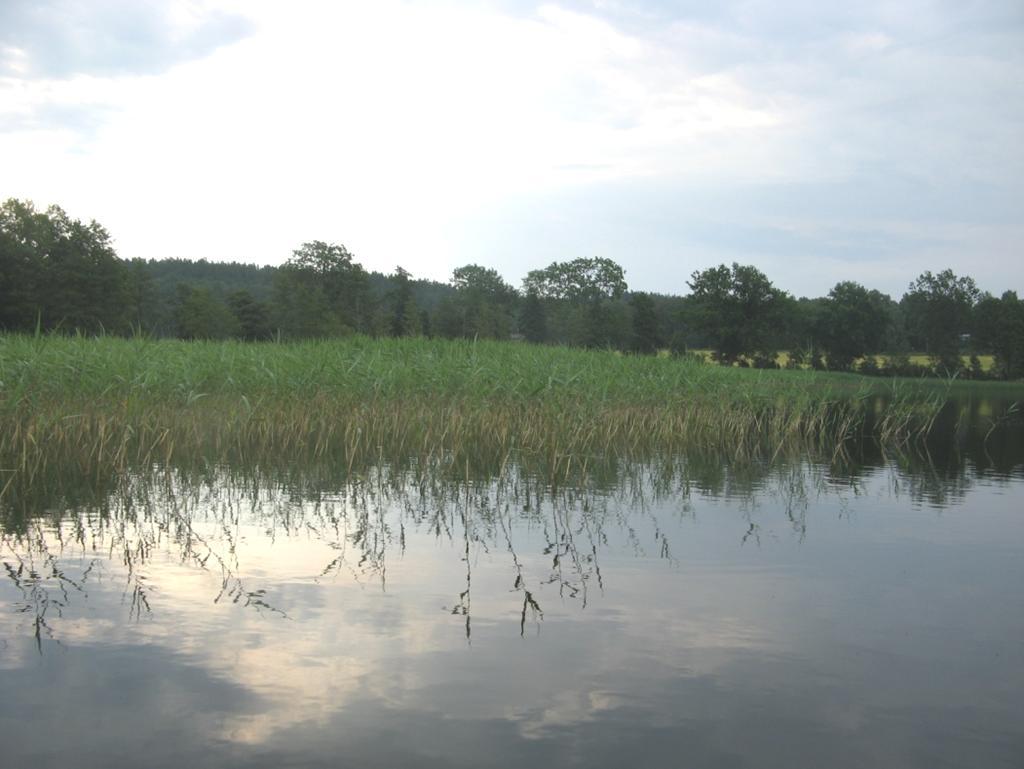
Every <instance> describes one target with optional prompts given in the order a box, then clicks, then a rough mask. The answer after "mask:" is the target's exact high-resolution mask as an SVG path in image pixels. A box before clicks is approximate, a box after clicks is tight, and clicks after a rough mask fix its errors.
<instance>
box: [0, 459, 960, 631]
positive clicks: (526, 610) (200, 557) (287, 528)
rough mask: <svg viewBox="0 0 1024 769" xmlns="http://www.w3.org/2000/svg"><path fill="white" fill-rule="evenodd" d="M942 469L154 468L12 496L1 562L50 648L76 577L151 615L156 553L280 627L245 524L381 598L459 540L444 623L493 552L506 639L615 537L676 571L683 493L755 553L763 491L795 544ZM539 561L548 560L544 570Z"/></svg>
mask: <svg viewBox="0 0 1024 769" xmlns="http://www.w3.org/2000/svg"><path fill="white" fill-rule="evenodd" d="M951 456H953V455H952V454H946V455H942V456H941V459H942V460H943V461H945V462H946V464H944V465H941V466H939V465H937V464H936V463H935V457H934V455H932V454H930V453H928V452H926V451H906V452H904V453H900V454H892V453H886V452H883V451H882V450H881V449H879V448H878V447H877V446H876V445H869V446H867V447H862V448H861V450H860V451H859V453H858V454H857V455H856V457H855V456H854V454H853V452H852V451H848V452H843V453H841V454H838V455H832V456H831V457H830V458H829V461H827V462H814V461H811V460H809V459H807V458H791V457H787V456H784V455H782V454H779V455H776V456H775V457H773V458H770V459H761V460H758V461H746V462H736V461H729V460H728V457H726V456H723V455H722V454H716V453H714V452H705V453H701V454H691V455H688V456H679V455H676V456H659V457H657V458H654V459H650V460H648V461H630V460H627V459H620V458H617V457H615V456H611V457H609V458H607V459H606V460H604V461H601V462H592V463H589V464H587V465H584V464H583V463H580V464H579V465H577V469H576V471H575V472H574V473H565V472H562V473H560V474H559V475H557V476H554V477H551V476H547V477H545V476H541V475H538V474H536V473H531V472H528V469H527V468H528V466H522V465H519V464H517V463H505V464H503V465H501V466H499V467H497V468H495V469H494V470H493V473H494V474H493V475H491V474H484V475H479V474H476V473H475V472H474V470H473V467H472V466H471V465H469V464H468V463H467V464H465V465H464V466H463V468H462V472H461V473H459V474H458V476H456V474H455V473H453V472H448V471H444V468H439V469H435V470H433V471H431V470H430V469H429V468H426V467H424V466H423V465H421V464H417V463H415V462H412V463H406V464H402V465H387V464H385V465H382V466H379V467H376V468H372V469H370V470H368V471H364V472H361V473H358V474H355V473H353V474H352V475H346V474H345V473H344V472H343V471H342V472H339V471H338V468H337V467H335V466H332V465H331V464H330V463H327V462H324V463H313V464H311V465H308V466H298V465H288V466H284V467H278V468H269V467H266V466H245V465H241V466H224V467H217V466H200V467H196V468H191V469H187V468H178V469H172V468H154V469H152V470H151V471H149V472H146V473H135V474H128V475H122V476H113V477H110V478H101V479H96V478H94V477H91V476H90V477H81V476H79V477H76V476H75V474H74V473H73V472H64V473H61V474H60V475H59V476H58V477H55V478H53V482H52V483H50V482H46V483H42V484H39V485H35V486H33V487H32V488H31V489H21V488H20V487H17V486H15V487H14V492H13V493H12V494H10V495H9V496H8V498H7V504H6V505H5V507H4V509H3V513H2V517H0V522H2V525H3V532H2V535H0V554H2V560H3V562H4V567H5V573H6V576H7V578H8V581H9V583H10V584H11V585H12V586H13V588H14V590H15V591H16V593H17V595H18V596H20V598H19V599H18V601H17V602H16V605H15V607H14V608H15V610H16V611H17V612H20V613H23V614H26V615H28V616H31V617H33V620H32V622H31V623H30V624H31V631H32V633H33V634H34V635H35V637H36V641H37V645H38V646H39V648H40V649H42V645H43V640H44V639H55V638H56V635H55V632H54V625H55V622H56V620H58V619H59V618H60V617H61V616H62V614H63V612H64V611H65V609H66V608H67V607H68V605H69V603H70V602H72V601H73V600H76V599H78V600H85V599H86V598H87V597H88V587H89V585H90V581H91V580H93V579H94V577H95V575H96V574H99V573H103V572H104V571H105V570H113V571H117V573H118V578H119V579H123V581H124V587H123V603H124V605H125V606H126V618H127V619H129V620H136V621H137V620H139V619H140V618H141V617H144V616H145V615H146V614H148V613H150V612H152V611H153V610H154V608H153V604H152V601H151V590H152V587H151V575H150V573H149V569H148V565H149V564H150V562H151V561H152V559H153V558H154V557H156V556H159V557H161V558H166V557H169V556H170V557H172V558H173V560H174V561H176V562H177V563H179V564H181V565H184V566H187V567H188V568H192V569H198V570H201V571H203V572H205V573H208V574H211V575H213V576H214V578H215V582H216V584H217V585H218V589H217V592H216V593H215V594H214V595H212V596H211V598H212V599H213V600H214V602H215V603H221V602H228V603H231V604H238V605H241V606H246V607H250V608H252V609H254V610H256V611H260V612H267V613H271V614H277V615H280V616H286V611H287V607H285V606H281V605H279V601H278V599H277V598H275V597H274V596H273V595H271V594H269V593H268V591H267V588H265V587H260V586H258V585H257V586H253V585H251V584H250V582H251V580H250V579H248V578H246V577H245V576H244V575H245V573H246V569H245V568H244V564H241V563H240V561H239V559H240V551H241V548H240V542H239V539H238V534H237V532H238V531H239V529H240V527H243V526H248V527H255V529H253V530H255V531H258V532H260V538H261V541H265V542H267V543H271V544H272V543H273V542H274V541H275V539H276V538H278V537H284V538H288V537H295V536H297V535H299V534H307V535H311V536H312V537H313V538H314V539H315V540H316V541H317V542H319V543H322V544H323V545H324V546H325V548H329V549H330V552H331V557H330V558H329V559H326V560H325V561H324V563H323V564H322V565H321V566H320V567H318V568H317V569H316V570H315V572H314V574H313V577H312V579H314V580H325V579H334V578H337V577H338V576H339V575H343V576H346V577H347V578H349V579H351V580H353V581H356V582H361V583H371V584H378V585H379V586H380V588H381V589H387V586H388V564H389V559H390V558H392V557H393V556H394V555H395V554H396V553H397V554H402V553H404V552H405V550H406V547H407V546H408V535H409V534H410V532H412V531H416V532H419V533H420V534H430V535H432V536H433V537H435V538H438V539H444V540H448V541H450V542H452V543H458V544H459V546H460V557H461V558H462V559H463V561H464V563H465V580H464V583H463V584H462V585H461V586H459V587H458V588H457V589H454V590H453V591H452V595H453V601H452V603H451V605H449V606H448V608H447V610H448V611H450V612H452V613H453V614H457V615H459V616H460V617H463V618H464V624H465V633H466V636H467V638H470V637H471V635H472V610H473V604H472V596H473V593H472V589H473V560H474V554H475V553H478V552H486V553H495V552H503V553H506V554H507V557H508V559H509V561H510V566H511V575H510V579H511V581H510V585H509V592H510V593H513V594H515V595H516V596H517V598H516V601H517V603H516V606H517V609H516V612H517V615H518V617H519V631H520V633H521V634H525V631H526V627H527V625H528V624H529V623H534V624H535V625H536V626H537V627H538V628H539V623H540V622H541V621H542V619H543V616H544V614H543V609H542V605H541V598H540V596H541V595H543V594H548V593H550V592H551V591H552V590H554V592H556V593H557V595H558V596H559V598H560V599H563V600H565V601H570V602H576V603H577V604H578V605H579V606H580V607H581V608H585V607H586V606H587V605H588V602H589V601H590V599H591V591H592V590H594V589H596V590H597V591H598V592H601V591H603V590H604V580H605V576H606V575H605V574H604V573H603V572H602V569H601V553H602V551H603V550H604V549H606V548H607V546H608V543H609V538H610V537H612V535H614V537H613V538H614V539H615V541H616V542H624V543H626V544H627V545H628V547H629V548H630V549H631V550H632V551H633V552H634V553H635V554H636V555H637V556H639V557H659V558H663V559H666V560H667V561H669V562H674V555H673V550H672V543H671V541H670V537H669V536H668V534H667V529H668V527H666V526H664V525H662V524H663V521H661V520H659V516H664V515H665V510H666V509H670V510H672V514H673V515H677V516H687V515H689V514H691V511H692V497H693V495H694V494H697V495H700V496H702V497H727V498H730V499H733V500H735V501H736V503H737V505H738V508H739V511H740V513H741V516H742V521H739V522H738V525H737V535H736V536H737V540H738V541H740V542H742V543H744V544H748V545H758V546H759V545H760V544H761V533H762V520H761V515H762V514H761V513H760V510H759V507H760V506H761V500H762V499H763V498H764V497H766V496H767V497H770V498H771V499H772V500H773V503H774V504H773V505H772V507H773V509H781V511H782V512H783V514H784V515H785V517H786V521H787V524H788V526H789V528H790V530H791V531H792V532H793V533H794V534H795V535H796V536H797V537H798V538H802V537H804V536H805V535H806V533H807V512H808V509H809V506H810V504H811V502H813V500H814V499H815V498H816V497H818V496H819V495H822V494H831V493H835V492H838V493H843V494H845V493H853V494H856V493H859V491H860V488H861V486H862V485H863V484H864V483H865V482H866V480H867V479H868V478H870V477H872V476H877V474H878V471H879V468H888V471H889V472H890V478H891V484H892V487H893V489H894V490H896V491H899V492H900V493H906V492H907V491H908V490H909V493H910V494H911V495H913V498H915V499H920V500H922V501H930V502H935V501H936V500H941V501H943V502H948V501H949V500H950V499H951V498H954V497H956V496H958V495H959V496H962V495H963V494H964V493H966V491H967V489H968V488H969V487H970V484H971V483H972V482H973V481H972V474H971V472H970V470H969V467H970V466H969V464H968V463H967V462H966V461H964V459H963V455H959V459H958V460H957V461H956V462H953V463H952V465H950V463H949V459H950V457H951ZM76 481H77V483H76ZM66 511H72V512H66ZM659 511H660V512H659ZM524 531H525V532H529V533H530V535H531V537H533V538H534V539H536V537H537V535H538V534H539V537H540V542H542V546H541V547H540V549H539V551H538V550H537V548H536V547H535V545H536V542H534V541H531V544H530V548H531V552H530V553H529V554H528V557H526V558H524V557H523V553H522V547H521V541H522V533H523V532H524ZM97 553H103V554H105V555H104V556H99V555H97ZM538 556H542V557H543V558H544V559H545V560H544V563H545V564H546V565H545V566H544V567H543V568H538ZM69 558H78V559H79V560H80V563H81V564H83V565H82V566H80V567H79V568H78V571H75V572H74V573H73V572H72V570H70V569H68V568H65V566H64V564H66V563H67V561H68V559H69Z"/></svg>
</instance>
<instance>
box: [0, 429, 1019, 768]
mask: <svg viewBox="0 0 1024 769" xmlns="http://www.w3.org/2000/svg"><path fill="white" fill-rule="evenodd" d="M943 418H946V417H945V416H944V417H943ZM949 418H950V420H951V421H950V428H951V429H952V430H953V431H954V434H955V436H956V441H955V443H954V444H953V448H952V449H946V450H940V449H939V448H937V447H936V446H931V447H929V446H921V447H916V448H915V447H908V448H907V450H906V451H905V452H903V453H900V454H896V455H893V454H884V453H882V452H881V451H880V450H877V449H876V448H874V447H873V446H871V445H870V444H868V445H865V446H857V447H853V446H847V447H843V450H841V451H837V452H836V453H835V454H833V455H831V456H828V457H795V458H794V457H783V456H775V457H765V458H763V459H761V460H759V461H749V462H745V463H743V464H737V463H734V462H730V461H728V458H725V457H722V456H715V455H707V456H695V455H691V456H687V457H654V458H650V457H648V458H642V459H635V458H634V459H626V458H616V457H610V458H605V460H604V461H601V462H590V463H588V466H587V469H586V472H585V473H583V472H582V471H581V472H580V474H579V475H577V476H575V477H560V478H557V479H552V478H550V477H547V478H545V477H542V476H539V475H537V474H535V473H532V472H529V471H528V469H526V468H525V467H524V466H521V465H517V464H515V463H510V464H507V465H506V466H504V467H502V468H496V469H495V471H494V472H493V473H491V474H488V473H473V472H467V471H463V472H459V468H448V469H447V470H446V472H443V473H436V472H435V473H431V472H422V469H421V468H415V467H408V466H397V465H394V466H382V467H377V468H369V469H365V470H364V471H363V472H360V473H357V474H352V475H348V474H345V473H343V472H340V471H339V470H338V469H337V468H336V467H332V466H331V465H330V464H323V465H307V466H303V467H298V466H283V467H273V468H271V467H239V466H229V467H202V466H198V467H177V468H150V469H148V470H146V471H140V472H138V473H136V474H133V475H131V476H128V477H121V478H95V477H86V478H78V479H76V478H75V477H74V472H73V470H71V469H68V470H69V471H68V472H64V473H62V475H61V477H60V478H54V479H53V482H52V483H48V484H47V485H46V487H45V488H33V489H27V490H18V491H17V494H16V495H14V496H9V497H7V507H6V509H5V512H4V514H3V530H2V534H0V561H2V562H3V566H4V570H5V576H4V578H3V580H2V581H0V606H2V607H3V611H2V613H0V675H2V677H3V682H4V689H5V692H8V693H11V694H10V696H8V697H6V698H4V699H3V700H0V739H2V740H3V744H4V757H5V762H7V761H9V762H10V763H11V765H27V764H29V763H30V762H31V763H32V764H33V765H37V766H50V765H54V766H56V765H61V766H67V765H74V766H81V767H92V766H96V767H101V766H102V767H111V766H138V765H147V766H154V767H160V766H180V765H183V764H188V765H192V766H275V767H276V766H281V765H302V766H338V765H342V766H345V765H358V766H381V767H383V766H406V765H415V766H475V767H476V766H508V765H509V764H513V763H521V762H522V763H531V762H532V763H537V764H540V763H551V764H554V765H566V766H574V765H586V766H595V767H600V766H616V767H618V766H624V765H628V766H651V767H662V766H675V765H689V766H715V767H719V766H721V767H726V766H746V765H751V766H754V765H756V766H780V767H781V766H806V765H822V766H836V767H843V766H889V765H902V766H919V765H920V766H966V765H970V766H1007V767H1009V766H1017V765H1019V763H1020V761H1019V759H1020V757H1021V756H1024V733H1022V730H1021V728H1020V724H1021V723H1024V695H1022V694H1021V692H1024V647H1022V646H1021V640H1020V639H1021V638H1024V597H1022V596H1021V595H1020V591H1019V585H1020V584H1022V580H1024V563H1022V559H1021V558H1020V552H1021V546H1022V545H1024V530H1022V526H1021V523H1022V521H1021V519H1020V514H1019V512H1018V510H1019V509H1020V508H1022V507H1024V505H1022V504H1021V502H1022V501H1024V473H1022V465H1021V457H1022V454H1021V452H1020V451H1019V448H1020V440H1021V436H1020V432H1014V431H1006V430H1003V431H999V430H997V431H994V432H993V433H991V434H988V436H987V439H986V435H985V434H984V433H985V432H986V431H987V427H985V428H984V429H983V427H978V429H977V430H974V429H968V428H965V427H964V426H963V425H964V424H965V421H964V420H963V419H962V418H960V417H959V416H957V415H950V416H949ZM1015 451H1016V452H1017V453H1016V454H1014V452H1015Z"/></svg>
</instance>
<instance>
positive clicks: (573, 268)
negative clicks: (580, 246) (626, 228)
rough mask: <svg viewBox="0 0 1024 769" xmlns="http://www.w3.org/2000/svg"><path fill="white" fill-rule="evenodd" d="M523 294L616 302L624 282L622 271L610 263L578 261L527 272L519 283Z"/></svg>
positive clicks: (559, 263) (553, 263) (604, 260)
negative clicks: (614, 300) (521, 284)
mask: <svg viewBox="0 0 1024 769" xmlns="http://www.w3.org/2000/svg"><path fill="white" fill-rule="evenodd" d="M523 290H524V292H525V293H529V292H531V291H533V292H535V293H536V294H537V295H538V296H540V297H543V298H548V299H568V300H570V301H595V300H600V299H618V298H619V297H621V296H622V295H623V294H624V293H625V292H626V280H625V273H624V272H623V270H622V267H620V266H619V265H618V264H616V263H615V262H613V261H612V260H611V259H604V258H601V257H594V258H580V259H573V260H572V261H570V262H552V263H551V264H550V265H548V266H547V267H545V268H544V269H541V270H531V271H530V272H529V273H527V275H526V277H525V278H524V279H523Z"/></svg>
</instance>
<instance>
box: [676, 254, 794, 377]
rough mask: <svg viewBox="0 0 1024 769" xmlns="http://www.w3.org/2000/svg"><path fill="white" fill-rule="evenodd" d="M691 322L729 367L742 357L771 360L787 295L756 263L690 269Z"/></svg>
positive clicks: (719, 360) (717, 357) (716, 354)
mask: <svg viewBox="0 0 1024 769" xmlns="http://www.w3.org/2000/svg"><path fill="white" fill-rule="evenodd" d="M688 285H689V286H690V289H691V291H692V294H691V297H692V302H691V304H690V307H689V312H688V315H689V318H688V319H689V320H690V323H691V324H692V325H693V326H694V327H695V328H696V329H697V330H698V331H699V332H700V333H702V334H703V335H704V337H705V338H706V339H707V340H708V341H709V342H710V343H711V344H712V345H713V347H714V357H715V359H716V360H717V361H718V362H719V363H722V364H726V365H731V364H732V363H734V362H736V361H737V360H739V359H740V357H741V356H743V355H751V356H757V357H760V358H762V359H764V360H772V359H774V357H775V355H776V353H777V347H776V346H775V345H777V343H778V339H779V338H780V334H779V333H778V327H779V326H780V325H781V324H782V321H783V319H784V303H785V300H786V299H787V295H786V294H785V293H784V292H783V291H780V290H779V289H777V288H775V286H773V285H772V283H771V281H770V280H768V278H767V277H766V276H765V274H764V273H763V272H761V271H760V270H758V269H757V268H756V267H752V266H749V265H739V264H736V263H735V262H734V263H733V265H732V267H731V268H730V267H727V266H726V265H724V264H723V265H719V266H718V267H711V268H709V269H706V270H703V271H697V272H694V273H693V276H692V277H691V279H690V281H689V282H688Z"/></svg>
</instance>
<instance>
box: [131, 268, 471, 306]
mask: <svg viewBox="0 0 1024 769" xmlns="http://www.w3.org/2000/svg"><path fill="white" fill-rule="evenodd" d="M144 265H145V270H146V272H147V273H148V274H149V276H150V279H151V280H152V283H153V288H154V289H155V290H156V292H157V293H158V294H159V295H160V296H161V297H163V298H164V299H165V300H167V301H170V300H171V299H172V298H173V297H174V295H175V292H176V291H177V289H178V286H180V285H187V286H194V287H197V288H203V289H206V290H208V291H210V292H211V293H212V294H213V295H214V296H217V297H219V298H221V299H226V298H227V297H228V296H230V295H231V294H233V293H235V292H236V291H247V292H248V293H249V294H250V295H251V296H252V297H253V298H254V299H256V300H258V301H260V302H270V301H272V300H273V294H274V279H275V277H276V275H277V273H278V267H277V266H275V265H257V264H247V263H245V262H211V261H208V260H206V259H178V258H172V259H150V260H148V261H146V262H144ZM367 283H368V286H369V288H370V291H371V292H372V293H373V294H374V295H375V296H377V297H386V296H389V295H390V294H391V293H392V292H393V291H394V290H395V287H396V283H395V280H394V277H393V276H391V275H385V274H384V273H381V272H368V273H367ZM411 285H412V293H413V297H414V298H415V300H416V303H417V305H418V306H419V307H421V308H423V309H425V310H427V311H430V312H432V311H433V310H434V309H436V308H437V305H438V304H440V302H441V300H442V299H444V298H445V297H447V296H451V295H452V294H453V293H454V291H455V289H454V288H453V287H452V286H450V285H448V284H447V283H439V282H437V281H434V280H420V279H415V278H414V279H412V280H411Z"/></svg>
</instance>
